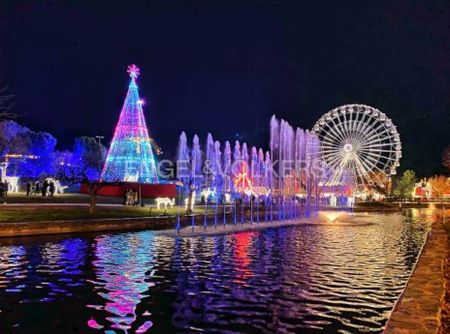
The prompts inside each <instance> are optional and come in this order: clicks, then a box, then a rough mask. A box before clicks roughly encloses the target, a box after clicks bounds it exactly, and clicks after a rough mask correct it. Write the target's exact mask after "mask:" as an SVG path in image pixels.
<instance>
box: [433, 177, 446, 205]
mask: <svg viewBox="0 0 450 334" xmlns="http://www.w3.org/2000/svg"><path fill="white" fill-rule="evenodd" d="M429 182H430V184H431V189H432V190H433V197H436V198H440V199H441V201H442V200H443V199H444V195H446V194H450V178H448V177H446V176H443V175H435V176H433V177H432V178H431V179H430V180H429Z"/></svg>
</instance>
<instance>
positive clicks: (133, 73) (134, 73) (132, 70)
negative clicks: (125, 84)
mask: <svg viewBox="0 0 450 334" xmlns="http://www.w3.org/2000/svg"><path fill="white" fill-rule="evenodd" d="M127 73H128V74H129V75H130V77H132V78H135V79H136V78H137V77H138V76H139V75H140V74H141V70H140V69H139V67H137V66H136V65H134V64H131V65H129V66H128V69H127Z"/></svg>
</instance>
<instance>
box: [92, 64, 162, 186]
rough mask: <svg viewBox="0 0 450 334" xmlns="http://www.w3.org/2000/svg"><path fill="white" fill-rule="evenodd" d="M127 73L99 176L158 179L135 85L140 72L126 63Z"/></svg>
mask: <svg viewBox="0 0 450 334" xmlns="http://www.w3.org/2000/svg"><path fill="white" fill-rule="evenodd" d="M128 73H129V75H130V77H131V81H130V85H129V86H128V93H127V96H126V98H125V101H124V104H123V107H122V111H121V112H120V117H119V121H118V122H117V125H116V130H115V132H114V136H113V139H112V141H111V145H110V147H109V151H108V157H107V158H106V161H105V166H104V169H103V171H102V176H101V178H102V180H104V181H106V182H114V181H122V182H123V181H128V182H129V181H131V182H142V183H155V182H158V174H157V170H156V161H155V157H154V155H153V149H152V146H151V141H150V137H149V135H148V130H147V125H146V123H145V117H144V111H143V109H142V105H143V103H142V100H141V99H140V98H139V90H138V86H137V84H136V79H137V77H138V76H139V73H140V71H139V68H138V67H137V66H136V65H130V66H128Z"/></svg>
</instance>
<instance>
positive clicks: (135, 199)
mask: <svg viewBox="0 0 450 334" xmlns="http://www.w3.org/2000/svg"><path fill="white" fill-rule="evenodd" d="M138 203H139V194H138V191H137V190H133V205H134V206H136V205H138Z"/></svg>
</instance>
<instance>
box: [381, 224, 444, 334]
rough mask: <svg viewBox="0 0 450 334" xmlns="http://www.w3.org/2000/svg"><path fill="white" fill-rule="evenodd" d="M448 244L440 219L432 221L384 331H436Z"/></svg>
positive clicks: (400, 333) (392, 333) (423, 333)
mask: <svg viewBox="0 0 450 334" xmlns="http://www.w3.org/2000/svg"><path fill="white" fill-rule="evenodd" d="M447 247H448V244H447V232H446V231H445V228H444V223H443V222H442V220H440V221H438V222H435V223H433V226H432V230H431V232H430V234H429V235H428V240H427V242H426V244H425V246H424V248H423V250H422V253H421V255H420V258H419V261H418V263H417V265H416V267H415V269H414V272H413V274H412V276H411V278H410V280H409V281H408V284H407V286H406V288H405V290H404V292H403V294H402V296H401V297H400V299H399V301H398V302H397V305H396V306H395V308H394V310H393V312H392V314H391V317H390V319H389V321H388V323H387V324H386V328H385V331H384V333H385V334H405V333H417V334H435V333H439V326H440V317H441V314H440V312H441V306H442V303H443V297H444V293H445V285H444V275H443V264H444V259H445V257H446V254H447V252H448V249H447Z"/></svg>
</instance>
